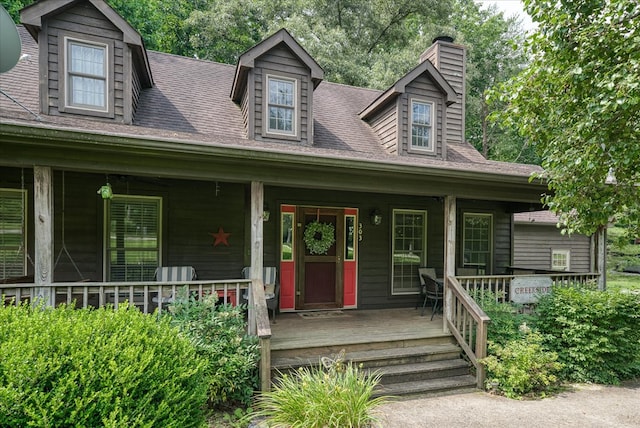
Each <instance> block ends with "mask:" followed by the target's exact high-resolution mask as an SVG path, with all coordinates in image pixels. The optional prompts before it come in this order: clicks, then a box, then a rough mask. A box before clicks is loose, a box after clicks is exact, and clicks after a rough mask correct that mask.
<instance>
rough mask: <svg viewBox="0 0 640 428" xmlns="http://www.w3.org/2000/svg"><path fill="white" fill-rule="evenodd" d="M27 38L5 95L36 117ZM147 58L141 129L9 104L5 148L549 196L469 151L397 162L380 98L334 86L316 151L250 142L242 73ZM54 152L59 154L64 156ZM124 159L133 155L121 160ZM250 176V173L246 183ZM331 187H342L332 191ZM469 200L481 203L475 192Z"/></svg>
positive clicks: (322, 94)
mask: <svg viewBox="0 0 640 428" xmlns="http://www.w3.org/2000/svg"><path fill="white" fill-rule="evenodd" d="M19 32H20V34H21V38H22V44H23V53H24V54H27V55H30V57H29V59H27V60H26V61H21V62H20V63H19V64H18V65H17V66H16V67H14V69H12V70H11V71H9V72H7V73H5V74H3V75H2V77H1V83H2V89H3V90H4V91H5V92H7V93H8V94H10V95H11V96H12V97H14V98H15V99H16V100H17V101H19V102H20V103H21V104H23V105H24V106H25V107H27V108H29V109H30V110H32V111H34V112H37V111H38V110H39V100H38V81H39V78H38V60H37V58H38V46H37V44H36V43H35V41H34V40H33V39H32V38H31V37H30V36H29V34H28V32H27V31H26V29H25V28H24V27H19ZM148 57H149V63H150V65H151V68H152V70H153V73H154V82H155V86H154V87H153V88H150V89H146V90H144V91H143V92H142V94H141V97H140V100H139V106H138V109H137V113H136V115H135V119H134V124H132V125H125V124H118V123H113V122H106V121H102V120H100V119H92V118H89V117H62V116H42V117H41V118H42V120H40V121H39V120H37V119H36V118H35V117H34V115H32V114H30V113H28V112H27V111H25V110H24V109H23V108H22V107H20V106H19V105H17V104H16V103H14V102H12V101H11V100H9V99H8V98H6V97H1V98H0V111H1V116H2V123H1V124H0V135H1V136H2V141H3V144H5V142H6V143H7V148H9V147H10V144H15V146H14V148H15V150H16V151H17V152H20V154H21V155H22V156H23V158H22V159H23V161H24V162H23V163H24V164H25V165H33V164H34V163H35V162H47V164H49V165H51V166H54V167H61V168H62V167H75V168H80V167H84V168H89V169H92V168H94V167H96V168H97V167H99V168H114V171H131V172H132V173H133V172H135V173H140V174H152V175H165V174H166V175H174V176H184V177H189V174H191V173H192V172H191V171H192V170H193V164H192V163H184V164H183V165H182V171H178V170H177V169H176V170H174V171H173V172H171V170H172V168H171V167H168V165H167V163H169V162H170V163H171V166H173V165H176V163H179V162H180V161H182V160H184V161H193V160H194V159H195V158H197V159H199V160H200V161H202V160H203V158H206V159H209V160H211V161H212V162H215V161H214V160H213V158H214V157H215V158H217V159H219V160H218V162H221V164H222V163H224V164H225V165H226V167H223V168H221V170H228V169H229V168H228V166H235V167H236V171H237V172H236V173H235V174H232V173H231V172H229V177H224V174H223V176H222V177H220V179H221V180H222V179H225V178H228V179H233V180H240V179H241V176H240V175H239V172H238V171H241V172H242V174H244V175H243V176H242V178H244V179H245V180H257V181H264V182H265V183H266V184H287V183H289V184H292V183H300V182H299V181H298V180H297V178H295V177H299V176H300V174H306V173H307V172H309V171H308V170H309V169H310V168H311V169H315V170H317V172H318V173H323V174H325V175H326V173H327V172H330V171H328V170H327V168H333V169H337V170H340V171H342V172H345V173H346V172H348V173H349V174H350V175H361V176H362V181H363V183H364V182H365V181H367V180H370V177H369V176H373V177H378V178H380V179H382V178H384V175H385V174H387V175H388V178H389V179H392V178H393V177H395V176H397V175H406V177H405V178H404V180H405V181H408V180H415V179H416V178H420V177H435V178H436V179H439V180H445V179H453V180H459V181H461V182H466V186H467V187H468V186H469V183H470V180H473V183H484V184H485V185H486V186H487V188H489V187H493V188H499V187H501V186H503V185H506V186H517V187H518V188H519V190H517V191H516V190H515V189H512V190H513V194H514V195H516V194H517V193H518V192H519V191H520V192H521V191H522V190H523V189H526V190H525V192H526V193H529V194H528V195H526V196H524V195H523V196H522V197H521V198H519V199H515V200H523V201H524V200H526V201H533V200H534V199H535V200H536V201H537V200H539V195H540V193H541V192H542V191H544V189H545V188H546V186H544V185H543V184H542V183H537V184H536V183H534V184H531V183H529V182H528V178H529V177H530V175H531V173H533V172H535V171H540V168H539V167H537V166H532V165H523V164H514V163H505V162H496V161H489V160H486V159H484V158H483V157H482V156H481V155H480V154H479V153H478V152H477V151H476V150H475V149H474V148H473V147H472V146H471V145H469V144H467V143H463V144H460V143H451V142H449V143H448V144H447V160H444V161H443V160H437V159H431V158H428V157H421V156H397V155H390V154H388V153H386V152H385V151H384V150H383V148H382V145H381V144H380V141H379V139H378V137H377V136H376V135H375V133H374V132H373V131H372V129H371V128H370V127H369V125H368V124H367V123H366V122H365V121H363V120H361V119H360V118H359V116H358V113H359V112H360V111H362V109H363V108H365V107H366V106H367V105H370V104H371V102H373V101H374V100H375V99H376V98H377V97H379V96H380V94H381V93H382V92H381V91H378V90H372V89H366V88H357V87H352V86H346V85H341V84H335V83H329V82H323V83H322V84H321V85H320V86H318V88H317V89H316V91H315V93H314V118H315V120H314V128H315V135H314V145H313V146H312V147H302V146H299V145H289V144H285V143H275V142H264V141H254V140H249V139H247V138H245V130H244V127H243V123H242V112H241V110H240V108H239V107H238V106H237V105H236V104H235V103H234V102H233V101H232V100H231V99H230V98H229V88H231V86H232V84H233V79H234V73H235V68H234V66H232V65H225V64H218V63H213V62H209V61H202V60H198V59H193V58H186V57H180V56H176V55H170V54H164V53H159V52H152V51H149V52H148ZM185 76H189V78H188V79H187V78H185ZM212 118H215V120H212ZM28 147H31V148H32V151H31V152H29V155H28V157H27V156H26V155H25V150H26V149H27V148H28ZM63 149H69V150H74V151H75V154H74V156H71V157H70V156H69V155H68V152H67V154H61V152H62V150H63ZM48 150H49V151H48ZM54 150H55V151H57V152H58V153H60V154H58V155H57V157H56V155H55V154H54V153H53V151H54ZM114 154H117V156H115V158H116V159H113V158H114V156H113V155H114ZM125 154H131V156H132V157H130V158H129V157H126V156H123V155H125ZM138 156H140V157H142V158H144V159H145V160H146V161H145V163H147V165H145V166H144V167H142V166H141V165H139V162H138V161H137V157H138ZM39 158H41V159H39ZM107 158H109V159H107ZM7 159H8V157H7ZM15 159H16V160H15V161H14V162H20V158H19V157H18V158H15ZM153 160H156V161H157V163H156V164H154V163H153ZM213 166H214V167H215V166H216V165H213ZM241 166H243V167H244V168H241ZM281 167H286V168H289V169H290V170H291V171H292V174H290V178H287V177H286V176H283V175H282V173H281V172H282V170H281V169H280V168H281ZM123 168H124V169H123ZM249 169H250V170H251V171H252V172H251V173H250V174H249V175H247V171H248V170H249ZM269 169H278V170H279V171H280V174H278V175H277V176H275V175H274V176H272V175H270V174H269V173H268V172H267V171H268V170H269ZM208 170H209V174H208V177H211V166H210V167H209V168H208ZM168 171H169V172H168ZM378 174H381V177H379V176H378ZM316 178H317V177H316ZM342 178H344V177H342ZM379 181H380V180H377V182H376V181H374V182H373V183H372V182H370V181H369V183H368V186H369V190H374V188H376V187H377V185H378V183H379ZM392 181H393V180H392ZM312 183H317V180H316V179H315V178H314V179H313V180H311V181H310V183H309V184H312ZM374 184H375V185H374ZM303 185H304V184H303ZM393 185H398V183H397V182H396V183H393ZM327 186H328V187H332V188H335V185H332V184H327ZM361 187H363V189H360V190H364V188H366V187H367V186H365V185H364V184H363V185H362V186H361ZM390 187H391V184H390ZM449 193H450V192H449ZM443 194H444V193H443ZM470 194H471V195H476V193H475V192H470Z"/></svg>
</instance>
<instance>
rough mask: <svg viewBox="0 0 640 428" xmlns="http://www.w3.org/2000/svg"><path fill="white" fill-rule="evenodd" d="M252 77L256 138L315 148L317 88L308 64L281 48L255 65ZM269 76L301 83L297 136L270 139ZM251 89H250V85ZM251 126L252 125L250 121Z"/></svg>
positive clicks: (298, 91)
mask: <svg viewBox="0 0 640 428" xmlns="http://www.w3.org/2000/svg"><path fill="white" fill-rule="evenodd" d="M253 71H254V72H253V73H250V74H249V77H250V78H251V76H253V79H254V80H253V81H254V82H255V87H254V105H253V108H252V109H250V110H251V111H253V112H254V115H255V116H254V117H255V119H254V121H255V128H254V129H255V136H254V137H255V138H256V139H257V140H269V141H274V140H275V141H283V140H284V141H292V142H294V141H295V142H296V144H302V145H312V144H313V117H312V114H313V84H312V83H311V76H310V72H309V70H308V69H307V68H306V67H305V66H304V64H303V63H302V62H301V61H300V60H299V59H298V58H297V57H296V56H295V55H294V54H293V53H292V52H291V51H290V50H289V49H288V48H286V47H284V46H282V45H280V46H277V47H275V48H273V49H271V50H270V51H268V52H267V53H265V54H263V55H261V56H260V57H259V58H258V59H256V61H255V68H254V70H253ZM267 75H270V76H274V77H278V76H280V77H284V78H288V79H294V80H296V81H297V85H296V86H297V89H296V91H297V94H296V95H297V98H296V100H295V102H296V113H297V117H296V119H295V120H296V128H297V133H296V136H295V137H294V136H290V137H289V136H281V135H277V136H270V135H267V129H266V124H265V123H264V118H265V114H266V111H265V103H266V102H267V100H266V98H265V97H266V95H267V94H266V91H267V87H266V79H267ZM247 87H250V85H248V86H247ZM249 123H250V121H249Z"/></svg>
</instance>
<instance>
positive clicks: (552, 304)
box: [537, 288, 640, 384]
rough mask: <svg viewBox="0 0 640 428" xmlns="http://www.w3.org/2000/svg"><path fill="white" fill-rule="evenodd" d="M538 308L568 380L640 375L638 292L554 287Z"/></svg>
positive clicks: (541, 323) (607, 379) (542, 326)
mask: <svg viewBox="0 0 640 428" xmlns="http://www.w3.org/2000/svg"><path fill="white" fill-rule="evenodd" d="M537 311H538V315H539V320H538V328H539V329H540V331H541V332H542V333H544V334H545V335H546V336H547V337H549V339H548V341H547V344H548V346H549V348H550V349H552V350H554V351H556V352H557V353H558V355H559V361H560V362H562V363H563V364H564V370H563V372H562V376H563V377H564V378H565V379H567V380H571V381H576V382H596V383H605V384H615V383H618V382H619V381H620V380H623V379H629V378H633V377H636V376H638V375H640V296H639V295H635V294H631V293H622V292H618V291H616V292H612V291H607V292H601V291H592V290H581V289H577V288H554V290H553V293H552V294H550V295H548V296H545V297H543V298H542V299H541V300H540V303H539V305H538V309H537Z"/></svg>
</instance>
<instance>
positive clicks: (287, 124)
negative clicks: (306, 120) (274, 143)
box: [267, 76, 297, 135]
mask: <svg viewBox="0 0 640 428" xmlns="http://www.w3.org/2000/svg"><path fill="white" fill-rule="evenodd" d="M267 85H268V88H269V96H268V97H269V106H268V112H267V114H268V115H269V116H268V118H267V123H268V132H269V133H271V134H285V135H296V116H297V115H296V92H297V91H296V86H297V85H296V81H295V80H293V79H284V78H281V77H273V76H267Z"/></svg>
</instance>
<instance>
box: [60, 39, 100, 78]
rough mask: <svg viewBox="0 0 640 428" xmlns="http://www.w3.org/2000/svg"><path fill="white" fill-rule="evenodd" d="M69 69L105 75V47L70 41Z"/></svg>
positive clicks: (74, 71)
mask: <svg viewBox="0 0 640 428" xmlns="http://www.w3.org/2000/svg"><path fill="white" fill-rule="evenodd" d="M70 47H71V48H70V55H71V61H70V65H69V71H71V72H73V73H82V74H90V75H93V76H99V77H105V57H104V54H105V48H104V47H100V46H89V45H81V44H78V43H70Z"/></svg>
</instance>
